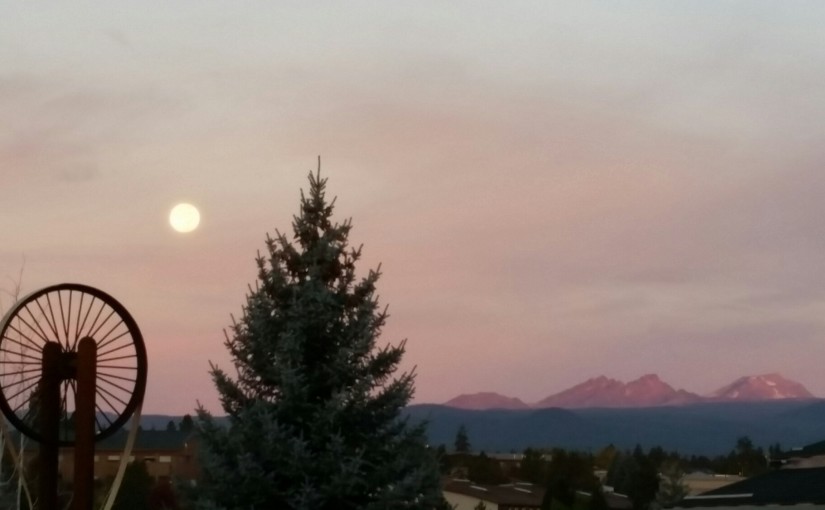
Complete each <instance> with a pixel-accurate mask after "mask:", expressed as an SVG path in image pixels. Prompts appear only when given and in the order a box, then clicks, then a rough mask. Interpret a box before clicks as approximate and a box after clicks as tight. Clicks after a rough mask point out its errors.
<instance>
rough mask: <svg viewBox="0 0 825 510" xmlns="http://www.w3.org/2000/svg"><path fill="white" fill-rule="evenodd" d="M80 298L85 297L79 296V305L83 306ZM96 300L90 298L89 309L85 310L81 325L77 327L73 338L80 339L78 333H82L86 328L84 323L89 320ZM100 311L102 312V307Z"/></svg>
mask: <svg viewBox="0 0 825 510" xmlns="http://www.w3.org/2000/svg"><path fill="white" fill-rule="evenodd" d="M82 296H85V294H81V301H80V303H81V305H82V304H83V300H82ZM96 300H97V298H96V297H94V296H92V300H91V301H90V302H89V308H87V309H86V315H84V316H83V323H82V324H80V325H79V326H78V327H77V334H75V338H80V333H81V332H82V331H83V328H85V327H86V321H87V320H88V319H89V314H90V313H91V312H92V308H94V307H95V301H96ZM100 309H101V310H103V307H101V308H100Z"/></svg>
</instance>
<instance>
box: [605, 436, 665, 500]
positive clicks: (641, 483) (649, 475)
mask: <svg viewBox="0 0 825 510" xmlns="http://www.w3.org/2000/svg"><path fill="white" fill-rule="evenodd" d="M606 484H607V485H610V486H612V487H613V488H614V489H615V490H616V492H619V493H621V494H625V495H626V496H628V497H629V498H630V500H631V501H632V502H633V508H634V509H636V510H645V509H647V508H648V507H649V506H650V502H651V501H653V500H654V499H655V498H656V493H657V492H658V490H659V475H658V473H657V472H656V468H655V467H654V466H653V463H652V462H651V461H650V459H648V458H647V456H646V455H644V453H643V452H642V451H641V448H639V447H637V448H636V449H635V450H634V452H633V454H626V453H624V454H618V455H616V458H615V459H614V460H613V465H612V466H610V470H609V471H608V473H607V480H606Z"/></svg>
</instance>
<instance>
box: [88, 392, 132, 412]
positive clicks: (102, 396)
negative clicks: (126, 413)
mask: <svg viewBox="0 0 825 510" xmlns="http://www.w3.org/2000/svg"><path fill="white" fill-rule="evenodd" d="M101 392H103V393H106V394H107V395H109V396H110V397H112V398H113V399H115V400H117V401H118V402H120V403H121V404H123V405H126V403H125V402H123V401H122V400H120V399H119V398H118V397H116V396H115V395H112V394H111V393H109V392H108V391H106V390H104V389H103V388H96V389H95V393H97V394H98V395H100V398H102V399H103V401H104V402H106V403H107V404H109V407H111V408H112V411H114V410H116V409H117V407H115V406H113V405H112V403H111V402H109V399H108V398H106V395H104V394H103V393H101Z"/></svg>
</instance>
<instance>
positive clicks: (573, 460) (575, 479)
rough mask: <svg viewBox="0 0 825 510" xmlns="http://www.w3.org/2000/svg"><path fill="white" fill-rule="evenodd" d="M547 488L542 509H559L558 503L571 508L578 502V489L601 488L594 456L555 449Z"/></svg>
mask: <svg viewBox="0 0 825 510" xmlns="http://www.w3.org/2000/svg"><path fill="white" fill-rule="evenodd" d="M545 489H546V491H545V493H544V500H543V501H542V507H541V508H542V510H547V509H550V508H554V509H557V508H559V507H558V505H562V506H563V507H566V508H571V507H572V506H573V505H574V503H575V502H576V491H583V492H593V491H595V490H598V489H599V483H598V480H597V479H596V477H595V476H594V475H593V458H592V457H591V456H589V455H585V454H581V453H577V452H567V451H565V450H560V449H557V450H553V453H552V460H551V461H550V464H549V465H548V467H547V479H546V481H545Z"/></svg>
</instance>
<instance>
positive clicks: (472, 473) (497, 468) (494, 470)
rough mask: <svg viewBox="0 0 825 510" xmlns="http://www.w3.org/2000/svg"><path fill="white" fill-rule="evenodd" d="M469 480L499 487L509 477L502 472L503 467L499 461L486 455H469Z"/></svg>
mask: <svg viewBox="0 0 825 510" xmlns="http://www.w3.org/2000/svg"><path fill="white" fill-rule="evenodd" d="M465 458H466V461H467V478H469V479H470V480H472V481H473V482H475V483H479V484H490V485H497V484H500V483H506V482H507V476H506V475H505V474H504V472H503V471H502V470H501V465H500V464H499V463H498V461H497V460H495V459H491V458H490V457H488V456H487V454H486V453H484V452H481V453H479V454H478V455H472V456H471V455H468V456H466V457H465Z"/></svg>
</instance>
